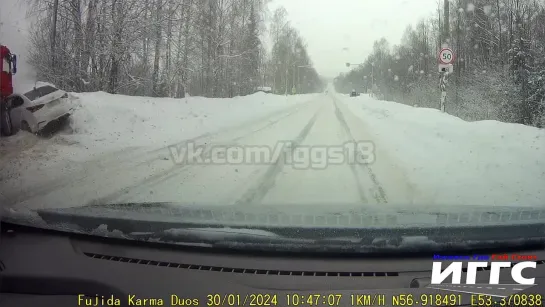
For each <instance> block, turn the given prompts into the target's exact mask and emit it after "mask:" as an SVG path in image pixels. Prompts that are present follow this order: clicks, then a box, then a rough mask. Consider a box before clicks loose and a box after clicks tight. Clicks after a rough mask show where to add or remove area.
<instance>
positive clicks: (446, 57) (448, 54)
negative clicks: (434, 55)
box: [439, 48, 454, 64]
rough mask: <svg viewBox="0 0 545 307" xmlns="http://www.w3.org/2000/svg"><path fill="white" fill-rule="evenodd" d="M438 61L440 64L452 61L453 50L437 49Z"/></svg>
mask: <svg viewBox="0 0 545 307" xmlns="http://www.w3.org/2000/svg"><path fill="white" fill-rule="evenodd" d="M439 62H441V63H442V64H451V63H452V62H454V51H452V49H450V48H443V49H441V51H439Z"/></svg>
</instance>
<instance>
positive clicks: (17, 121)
mask: <svg viewBox="0 0 545 307" xmlns="http://www.w3.org/2000/svg"><path fill="white" fill-rule="evenodd" d="M8 106H9V108H10V116H11V124H12V126H13V129H14V131H18V130H25V131H28V132H31V133H37V132H39V131H41V130H42V129H43V128H44V127H45V126H47V125H48V124H49V123H52V122H55V121H57V122H58V121H62V120H66V119H67V118H68V117H69V116H70V114H71V113H72V111H73V108H72V107H71V105H70V101H69V99H68V93H66V92H65V91H63V90H60V89H58V88H56V87H54V86H52V85H42V86H40V87H35V88H34V89H32V90H31V91H28V92H26V93H24V94H20V93H14V94H12V95H10V96H9V97H8Z"/></svg>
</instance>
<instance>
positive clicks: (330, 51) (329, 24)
mask: <svg viewBox="0 0 545 307" xmlns="http://www.w3.org/2000/svg"><path fill="white" fill-rule="evenodd" d="M0 1H1V2H2V10H0V43H2V44H7V45H8V46H9V47H10V48H11V49H12V50H13V52H14V53H16V54H17V55H19V57H20V65H19V68H20V73H19V74H18V75H17V76H16V84H21V83H22V82H24V79H27V78H29V77H33V76H31V75H32V74H33V72H32V70H31V68H30V67H29V65H26V63H24V60H25V58H26V52H25V50H26V48H25V47H26V45H27V35H26V31H27V30H28V19H27V18H25V17H26V16H25V7H24V1H21V0H0ZM437 5H438V2H437V0H272V2H271V3H270V4H269V10H270V12H271V13H272V12H273V11H274V10H275V9H276V8H277V7H280V6H283V7H284V8H286V10H287V11H288V14H289V16H288V19H289V20H290V21H291V24H292V25H293V26H294V27H295V28H297V29H298V30H299V32H300V33H301V35H302V37H303V38H304V39H305V41H306V42H307V44H308V52H309V54H310V56H311V58H312V60H313V62H314V65H315V67H316V69H317V70H318V72H319V73H320V74H321V75H323V76H326V77H335V76H337V75H338V74H339V73H340V72H341V71H347V70H348V69H347V68H346V66H345V63H346V62H351V63H360V62H362V61H364V60H365V58H366V56H367V55H368V54H369V52H370V51H371V50H372V48H373V42H374V41H375V40H378V39H380V38H381V37H386V39H388V41H389V42H390V43H391V44H397V43H399V41H400V39H401V36H402V35H403V32H404V30H405V28H406V27H407V25H409V24H412V25H414V24H416V22H417V21H418V20H419V19H420V18H423V17H429V16H431V14H433V13H434V12H435V11H436V10H437ZM30 79H33V78H30Z"/></svg>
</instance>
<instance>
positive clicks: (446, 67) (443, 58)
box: [438, 48, 455, 112]
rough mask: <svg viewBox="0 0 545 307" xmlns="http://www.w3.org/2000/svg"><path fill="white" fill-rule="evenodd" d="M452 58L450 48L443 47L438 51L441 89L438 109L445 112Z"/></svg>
mask: <svg viewBox="0 0 545 307" xmlns="http://www.w3.org/2000/svg"><path fill="white" fill-rule="evenodd" d="M454 58H455V56H454V51H452V49H450V48H443V49H441V51H439V65H438V66H439V74H440V75H439V89H440V90H441V98H440V99H439V110H441V112H445V103H446V100H447V84H448V75H449V73H452V72H453V71H454V67H453V65H452V63H453V62H454Z"/></svg>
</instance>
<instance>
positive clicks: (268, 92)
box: [256, 86, 272, 94]
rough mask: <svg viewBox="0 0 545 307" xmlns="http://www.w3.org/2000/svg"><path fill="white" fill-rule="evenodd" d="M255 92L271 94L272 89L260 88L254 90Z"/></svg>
mask: <svg viewBox="0 0 545 307" xmlns="http://www.w3.org/2000/svg"><path fill="white" fill-rule="evenodd" d="M256 92H263V93H267V94H270V93H272V88H271V87H268V86H260V87H257V88H256Z"/></svg>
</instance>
